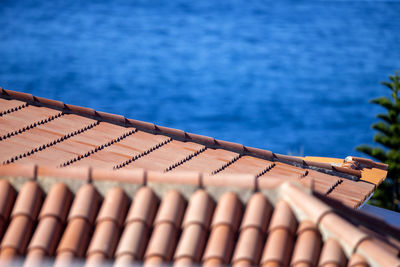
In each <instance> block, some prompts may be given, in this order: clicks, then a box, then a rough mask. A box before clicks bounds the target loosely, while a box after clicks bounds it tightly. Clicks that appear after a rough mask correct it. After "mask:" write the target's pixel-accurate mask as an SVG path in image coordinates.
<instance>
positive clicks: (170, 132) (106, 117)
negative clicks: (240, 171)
mask: <svg viewBox="0 0 400 267" xmlns="http://www.w3.org/2000/svg"><path fill="white" fill-rule="evenodd" d="M0 94H1V95H2V96H3V97H4V96H5V97H6V98H11V99H18V100H22V101H26V102H28V103H31V104H35V105H39V106H45V107H50V108H54V109H58V110H61V111H63V112H67V113H73V114H77V115H81V116H86V117H90V118H94V119H97V120H101V121H106V122H110V123H114V124H118V125H122V126H125V127H129V126H131V127H135V128H137V129H139V130H142V131H146V132H149V133H152V134H162V135H166V136H169V137H172V138H175V139H177V140H180V141H191V142H195V143H199V144H202V145H205V146H207V147H210V148H215V149H217V148H219V149H225V150H229V151H233V152H236V153H240V154H246V155H250V156H254V157H258V158H262V159H266V160H271V161H279V162H283V163H287V164H291V165H294V166H298V167H303V168H313V169H316V170H319V171H324V172H331V173H333V174H334V175H339V176H340V175H341V176H345V177H346V178H350V179H353V180H358V179H360V178H362V172H361V170H362V169H361V168H370V167H372V166H373V167H375V168H379V169H383V170H387V165H386V164H383V163H377V162H374V161H372V160H369V159H364V158H358V157H350V158H352V159H353V160H354V161H357V162H359V163H360V164H359V165H358V166H359V167H361V168H358V169H357V168H352V167H349V166H347V165H341V166H338V164H337V163H330V162H329V161H326V160H321V159H323V158H319V159H318V158H315V157H304V158H301V157H295V156H289V155H282V154H278V153H273V152H271V151H269V150H265V149H259V148H253V147H248V146H244V145H242V144H239V143H234V142H229V141H224V140H218V139H215V138H213V137H209V136H203V135H198V134H193V133H188V132H185V131H183V130H178V129H174V128H169V127H165V126H159V125H155V124H153V123H149V122H144V121H139V120H134V119H129V118H126V117H124V116H122V115H116V114H111V113H107V112H101V111H96V110H94V109H91V108H86V107H80V106H76V105H69V104H65V103H63V102H61V101H57V100H52V99H47V98H43V97H37V96H33V95H32V94H29V93H23V92H18V91H13V90H8V89H4V88H1V87H0ZM348 158H349V157H348ZM327 159H330V158H327ZM335 161H339V159H335ZM343 162H345V161H343ZM385 178H386V176H385ZM380 182H382V180H381V181H379V183H380Z"/></svg>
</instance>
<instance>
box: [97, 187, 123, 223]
mask: <svg viewBox="0 0 400 267" xmlns="http://www.w3.org/2000/svg"><path fill="white" fill-rule="evenodd" d="M128 205H129V199H128V196H127V195H126V194H125V193H124V191H123V190H122V189H121V188H120V187H114V188H112V189H110V190H109V191H108V192H107V195H106V197H105V198H104V201H103V204H102V206H101V208H100V211H99V214H98V215H97V218H96V223H99V222H101V221H103V220H111V221H113V222H114V223H116V224H117V226H118V227H121V226H122V224H123V222H124V220H125V216H126V213H127V211H128Z"/></svg>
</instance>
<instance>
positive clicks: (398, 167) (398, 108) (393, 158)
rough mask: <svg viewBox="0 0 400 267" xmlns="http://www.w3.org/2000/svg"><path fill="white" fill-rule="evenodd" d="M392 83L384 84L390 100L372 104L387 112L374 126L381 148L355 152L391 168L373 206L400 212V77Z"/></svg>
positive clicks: (395, 78)
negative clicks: (389, 92) (389, 93)
mask: <svg viewBox="0 0 400 267" xmlns="http://www.w3.org/2000/svg"><path fill="white" fill-rule="evenodd" d="M389 79H390V82H382V84H383V85H384V86H386V87H388V88H389V89H390V91H391V95H390V97H379V98H376V99H373V100H371V103H373V104H377V105H379V106H381V107H383V108H384V109H386V113H384V114H378V115H377V116H376V117H377V118H378V119H380V121H379V122H377V123H374V124H372V129H374V130H376V131H378V133H377V134H375V136H374V142H375V143H378V144H379V145H380V146H378V147H371V146H367V145H361V146H358V147H356V150H358V151H360V152H363V153H365V154H367V155H369V156H370V157H372V158H375V159H376V160H378V161H381V162H384V163H386V164H388V165H389V168H388V178H386V180H385V181H384V182H383V183H382V184H381V185H380V186H379V187H378V189H377V190H376V191H375V193H374V196H373V198H372V199H371V200H370V202H371V204H373V205H376V206H380V207H383V208H387V209H392V210H396V211H399V210H400V206H399V204H400V202H399V201H400V200H399V196H400V191H399V190H400V188H399V184H400V118H399V115H400V95H399V94H400V77H399V75H398V73H397V71H396V72H395V75H393V76H392V75H390V76H389Z"/></svg>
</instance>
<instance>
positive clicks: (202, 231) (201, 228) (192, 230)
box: [174, 190, 215, 265]
mask: <svg viewBox="0 0 400 267" xmlns="http://www.w3.org/2000/svg"><path fill="white" fill-rule="evenodd" d="M214 207H215V202H214V200H213V199H212V198H211V197H210V195H209V194H208V193H207V192H206V191H204V190H198V191H196V192H195V193H194V194H193V195H192V197H191V199H190V202H189V205H188V208H187V210H186V212H185V217H184V220H183V223H182V227H183V232H182V235H181V238H180V241H179V244H178V245H177V248H176V251H175V256H174V260H175V262H176V263H177V264H178V262H179V265H183V263H184V262H185V264H187V263H189V262H190V263H192V264H193V263H199V262H200V259H201V255H202V254H203V251H204V247H205V244H206V239H207V235H208V232H209V226H210V223H211V217H212V214H213V212H214ZM183 261H184V262H183Z"/></svg>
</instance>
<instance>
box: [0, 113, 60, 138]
mask: <svg viewBox="0 0 400 267" xmlns="http://www.w3.org/2000/svg"><path fill="white" fill-rule="evenodd" d="M60 115H61V112H60V111H58V110H54V109H50V108H45V107H36V106H31V105H30V106H27V107H26V108H24V109H20V110H17V111H15V112H13V113H10V114H6V115H4V116H1V117H0V124H1V125H2V126H3V127H2V128H1V129H0V137H1V139H6V138H10V137H11V136H13V135H17V134H19V133H21V132H23V131H26V130H28V129H31V128H34V127H36V126H38V125H41V124H44V123H46V122H48V121H51V120H53V119H55V118H57V117H59V116H60ZM20 130H21V132H20Z"/></svg>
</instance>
